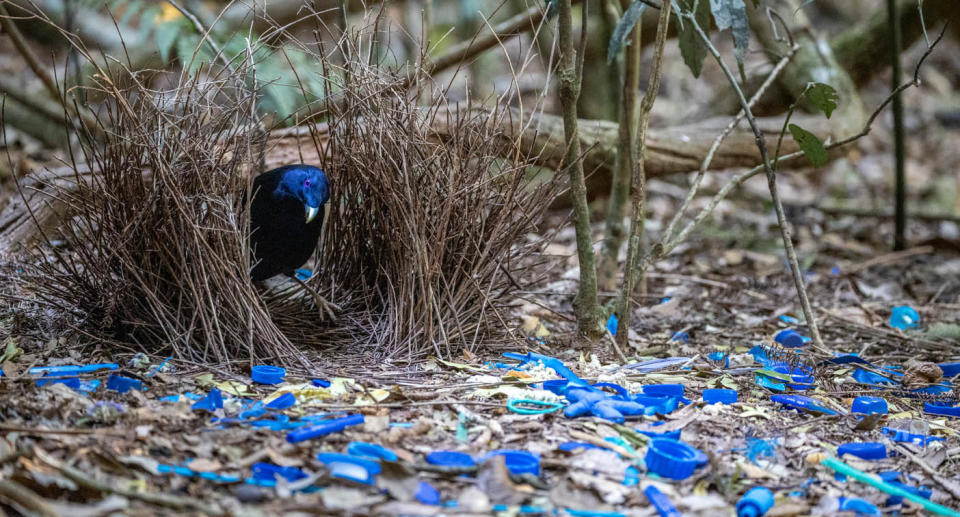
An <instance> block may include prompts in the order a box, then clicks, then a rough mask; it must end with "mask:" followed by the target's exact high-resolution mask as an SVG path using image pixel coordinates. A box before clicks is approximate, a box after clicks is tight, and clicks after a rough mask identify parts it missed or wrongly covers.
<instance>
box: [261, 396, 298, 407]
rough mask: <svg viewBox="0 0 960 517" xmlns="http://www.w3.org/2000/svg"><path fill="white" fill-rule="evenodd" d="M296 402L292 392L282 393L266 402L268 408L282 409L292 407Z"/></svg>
mask: <svg viewBox="0 0 960 517" xmlns="http://www.w3.org/2000/svg"><path fill="white" fill-rule="evenodd" d="M296 403H297V397H296V396H295V395H294V394H293V393H289V392H288V393H284V394H283V395H280V396H279V397H277V398H275V399H273V400H271V401H270V402H267V405H266V407H267V408H268V409H276V410H283V409H288V408H291V407H293V406H294V405H295V404H296Z"/></svg>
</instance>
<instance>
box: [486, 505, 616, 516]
mask: <svg viewBox="0 0 960 517" xmlns="http://www.w3.org/2000/svg"><path fill="white" fill-rule="evenodd" d="M524 508H528V507H524V506H521V507H520V513H521V514H523V513H539V514H543V513H546V511H545V510H544V509H543V508H537V507H536V506H534V507H532V508H533V509H536V511H532V512H524V511H523V509H524ZM493 509H494V511H497V507H496V506H494V507H493ZM563 510H564V511H565V512H567V513H568V514H569V515H570V516H571V517H625V515H624V514H623V513H620V512H603V511H599V510H574V509H573V508H564V509H563Z"/></svg>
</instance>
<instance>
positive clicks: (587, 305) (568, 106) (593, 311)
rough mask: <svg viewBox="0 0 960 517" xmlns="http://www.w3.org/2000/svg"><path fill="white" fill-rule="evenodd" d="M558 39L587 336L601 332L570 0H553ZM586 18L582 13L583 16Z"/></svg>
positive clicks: (578, 306) (580, 303) (579, 303)
mask: <svg viewBox="0 0 960 517" xmlns="http://www.w3.org/2000/svg"><path fill="white" fill-rule="evenodd" d="M557 6H558V8H559V13H558V16H557V28H558V39H559V45H560V68H559V71H558V74H557V75H558V78H559V81H560V105H561V109H562V111H563V132H564V137H565V139H566V148H567V150H566V153H565V158H564V165H565V166H566V169H567V173H568V174H569V176H570V196H571V198H572V199H573V223H574V227H575V228H576V232H577V258H578V259H579V260H580V289H579V292H578V293H577V298H576V300H575V301H574V307H575V310H576V315H577V326H578V327H579V330H580V333H581V334H583V335H584V336H586V337H588V338H589V339H591V340H596V339H598V338H599V337H600V336H602V335H603V318H602V315H601V313H600V305H599V302H598V299H597V269H596V265H595V263H594V256H593V238H592V236H591V233H590V209H589V207H588V206H587V187H586V184H585V181H584V175H583V162H582V161H581V160H580V135H579V130H578V128H577V99H578V98H579V96H580V73H581V71H582V68H581V67H580V63H579V59H577V53H576V51H575V50H574V46H573V14H572V11H573V8H572V7H571V5H570V0H557ZM584 20H586V17H584Z"/></svg>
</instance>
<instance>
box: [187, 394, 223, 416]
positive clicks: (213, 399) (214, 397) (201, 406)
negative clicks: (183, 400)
mask: <svg viewBox="0 0 960 517" xmlns="http://www.w3.org/2000/svg"><path fill="white" fill-rule="evenodd" d="M190 409H191V410H193V411H210V412H213V411H216V410H218V409H223V393H221V392H220V390H218V389H217V388H212V389H211V390H210V393H208V394H207V396H206V397H203V398H202V399H200V400H198V401H196V402H194V403H193V405H191V406H190Z"/></svg>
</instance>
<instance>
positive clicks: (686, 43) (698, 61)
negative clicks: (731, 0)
mask: <svg viewBox="0 0 960 517" xmlns="http://www.w3.org/2000/svg"><path fill="white" fill-rule="evenodd" d="M695 1H696V0H679V1H678V2H677V3H678V4H679V8H680V10H682V11H686V12H691V10H692V9H693V4H694V2H695ZM694 18H695V19H696V20H697V24H698V25H700V27H701V28H702V29H703V32H705V33H708V34H709V30H710V4H709V3H708V2H707V0H700V1H699V2H698V3H697V11H696V13H694ZM679 31H680V32H679V34H678V36H677V41H678V43H679V45H680V55H681V56H683V62H684V63H686V64H687V67H689V68H690V72H691V73H693V76H694V77H700V71H701V70H703V60H704V58H706V57H707V47H706V45H704V43H703V41H702V40H701V39H700V35H699V34H697V31H696V29H695V28H694V27H693V24H692V23H683V18H682V17H680V29H679Z"/></svg>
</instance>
